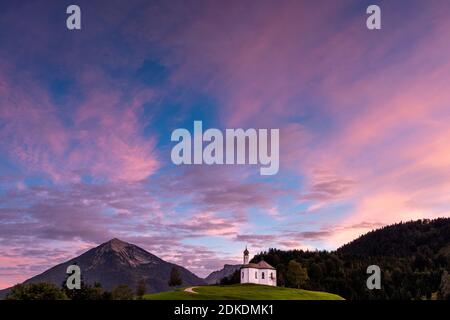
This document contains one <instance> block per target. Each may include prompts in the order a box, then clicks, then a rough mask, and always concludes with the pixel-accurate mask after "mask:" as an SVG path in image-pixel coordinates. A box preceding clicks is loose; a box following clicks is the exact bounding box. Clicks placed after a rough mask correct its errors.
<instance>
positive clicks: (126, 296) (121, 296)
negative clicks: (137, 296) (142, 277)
mask: <svg viewBox="0 0 450 320" xmlns="http://www.w3.org/2000/svg"><path fill="white" fill-rule="evenodd" d="M112 298H113V300H133V298H134V296H133V290H132V289H131V288H130V287H129V286H127V285H126V284H121V285H118V286H117V287H115V288H114V289H113V291H112Z"/></svg>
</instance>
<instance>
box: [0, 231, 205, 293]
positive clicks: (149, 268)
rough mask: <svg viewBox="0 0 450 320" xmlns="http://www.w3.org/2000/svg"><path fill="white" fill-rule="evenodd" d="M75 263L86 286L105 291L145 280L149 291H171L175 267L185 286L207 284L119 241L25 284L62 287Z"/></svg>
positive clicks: (91, 251)
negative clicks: (67, 273)
mask: <svg viewBox="0 0 450 320" xmlns="http://www.w3.org/2000/svg"><path fill="white" fill-rule="evenodd" d="M72 264H77V265H78V266H80V268H81V275H82V280H83V281H84V282H85V283H87V284H94V283H95V282H99V283H100V284H101V285H102V287H103V288H104V289H106V290H112V289H113V288H114V287H116V286H117V285H120V284H126V285H128V286H129V287H131V288H133V289H135V288H136V286H137V284H138V282H139V281H140V280H141V279H145V282H146V285H147V290H148V292H161V291H166V290H169V289H170V287H169V285H168V281H169V277H170V272H171V270H172V268H173V267H176V268H177V269H178V272H179V274H180V276H181V279H182V281H183V285H186V286H188V285H199V284H205V282H204V281H203V279H201V278H199V277H197V276H196V275H195V274H193V273H192V272H190V271H189V270H187V269H185V268H183V267H181V266H178V265H176V264H173V263H169V262H166V261H164V260H162V259H160V258H158V257H157V256H155V255H153V254H151V253H149V252H147V251H145V250H144V249H142V248H140V247H138V246H135V245H133V244H130V243H127V242H124V241H121V240H119V239H112V240H110V241H108V242H105V243H103V244H101V245H100V246H98V247H96V248H93V249H90V250H89V251H87V252H85V253H83V254H82V255H80V256H78V257H76V258H73V259H71V260H69V261H66V262H64V263H61V264H59V265H57V266H54V267H53V268H50V269H48V270H47V271H45V272H43V273H41V274H39V275H37V276H34V277H32V278H30V279H28V280H26V281H25V282H24V283H38V282H50V283H54V284H56V285H58V286H59V285H62V283H63V282H64V280H65V279H66V277H67V275H66V270H67V266H69V265H72ZM8 291H9V289H4V290H1V291H0V298H2V296H3V297H4V296H6V294H7V292H8Z"/></svg>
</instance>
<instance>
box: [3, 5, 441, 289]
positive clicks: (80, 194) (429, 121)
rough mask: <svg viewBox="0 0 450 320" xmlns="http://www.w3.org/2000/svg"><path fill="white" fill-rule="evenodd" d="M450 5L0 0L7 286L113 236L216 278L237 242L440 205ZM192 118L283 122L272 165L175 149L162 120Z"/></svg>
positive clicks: (347, 234)
mask: <svg viewBox="0 0 450 320" xmlns="http://www.w3.org/2000/svg"><path fill="white" fill-rule="evenodd" d="M70 4H77V5H79V6H80V8H81V17H82V18H81V24H82V29H81V30H76V31H69V30H68V29H67V28H66V18H67V14H66V8H67V6H68V5H70ZM370 4H378V5H379V6H380V8H381V14H382V29H381V30H368V29H367V28H366V19H367V17H368V15H367V14H366V12H365V11H366V8H367V6H368V5H370ZM449 16H450V3H449V2H448V1H447V0H442V1H441V0H433V1H402V0H396V1H375V0H374V1H364V0H342V1H331V0H320V1H301V0H292V1H289V0H276V1H275V0H271V1H266V0H258V1H256V0H250V1H242V0H227V1H181V0H180V1H178V0H170V1H162V0H161V1H152V0H146V1H135V0H128V1H119V0H109V1H93V0H90V1H81V0H77V1H56V0H52V1H42V0H40V1H26V0H24V1H12V0H5V1H1V3H0V288H5V287H8V286H11V285H13V284H15V283H18V282H21V281H23V280H25V279H27V278H29V277H31V276H33V275H36V274H38V273H40V272H43V271H44V270H46V269H47V268H49V267H51V266H53V265H55V264H57V263H60V262H63V261H65V260H68V259H70V258H72V257H74V256H76V255H79V254H81V253H82V252H85V251H86V250H88V249H90V248H92V247H95V246H97V245H99V244H101V243H103V242H106V241H108V240H110V239H112V238H119V239H121V240H124V241H128V242H131V243H133V244H136V245H138V246H141V247H142V248H144V249H146V250H147V251H150V252H152V253H154V254H156V255H158V256H159V257H161V258H163V259H165V260H167V261H170V262H174V263H177V264H180V265H183V266H184V267H186V268H188V269H189V270H191V271H192V272H194V273H195V274H197V275H199V276H206V275H207V274H209V272H211V271H213V270H217V269H220V268H221V267H222V266H223V264H225V263H241V261H242V251H243V249H244V248H245V246H248V248H249V250H250V255H251V256H252V255H254V254H256V253H258V252H260V251H261V250H267V249H268V248H280V249H310V250H315V249H319V250H324V249H325V250H334V249H336V248H338V247H339V246H341V245H342V244H344V243H347V242H349V241H351V240H352V239H354V238H356V237H358V236H360V235H362V234H364V233H366V232H368V231H370V230H372V229H375V228H379V227H381V226H384V225H388V224H392V223H398V222H400V221H409V220H415V219H425V218H429V219H432V218H437V217H449V216H450V126H449V125H448V124H449V123H450V58H449V57H450V41H449V36H450V33H449V30H450V20H449V19H448V17H449ZM195 120H200V121H202V122H203V127H204V128H218V129H220V130H225V129H226V128H244V129H247V128H278V129H279V130H280V155H279V157H280V170H279V172H278V173H277V174H276V175H272V176H262V175H260V174H259V166H255V165H222V166H220V165H212V166H209V165H195V166H194V165H191V166H187V165H181V166H176V165H174V164H173V163H172V161H171V158H170V153H171V149H172V148H173V146H174V145H175V143H174V142H172V141H171V139H170V137H171V133H172V131H173V130H175V129H177V128H186V129H188V130H190V131H191V132H192V130H193V122H194V121H195Z"/></svg>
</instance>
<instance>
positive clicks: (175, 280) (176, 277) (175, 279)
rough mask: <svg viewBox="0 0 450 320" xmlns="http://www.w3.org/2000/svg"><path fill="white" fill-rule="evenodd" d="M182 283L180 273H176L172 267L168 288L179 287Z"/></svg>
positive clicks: (175, 269)
mask: <svg viewBox="0 0 450 320" xmlns="http://www.w3.org/2000/svg"><path fill="white" fill-rule="evenodd" d="M182 283H183V280H181V276H180V273H179V272H178V270H177V268H176V267H173V268H172V271H170V278H169V286H171V287H175V286H181V284H182Z"/></svg>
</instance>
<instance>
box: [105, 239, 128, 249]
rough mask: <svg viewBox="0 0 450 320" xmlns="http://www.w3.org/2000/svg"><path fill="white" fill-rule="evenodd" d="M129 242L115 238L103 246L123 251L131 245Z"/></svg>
mask: <svg viewBox="0 0 450 320" xmlns="http://www.w3.org/2000/svg"><path fill="white" fill-rule="evenodd" d="M130 245H131V244H129V243H128V242H125V241H122V240H120V239H118V238H113V239H111V240H109V241H108V242H105V243H104V244H103V245H102V247H109V248H111V250H113V251H116V252H120V251H123V250H124V249H125V248H126V247H128V246H130Z"/></svg>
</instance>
